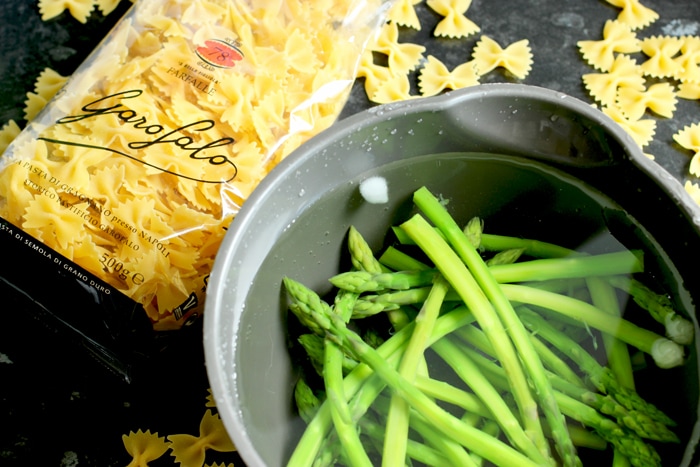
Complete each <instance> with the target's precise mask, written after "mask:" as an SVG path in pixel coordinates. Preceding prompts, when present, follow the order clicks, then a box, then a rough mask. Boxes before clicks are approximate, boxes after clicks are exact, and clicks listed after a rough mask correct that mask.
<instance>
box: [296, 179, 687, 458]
mask: <svg viewBox="0 0 700 467" xmlns="http://www.w3.org/2000/svg"><path fill="white" fill-rule="evenodd" d="M414 202H415V204H416V207H417V208H418V210H419V212H420V213H419V214H416V215H414V216H413V217H411V218H409V219H408V220H406V221H405V222H403V223H402V224H400V225H398V226H395V227H394V228H393V229H392V232H394V234H395V237H396V239H397V242H396V243H394V244H392V245H390V246H389V247H387V248H386V249H385V250H384V251H383V252H382V253H381V254H380V255H378V256H375V254H374V252H372V251H371V249H370V248H369V246H368V244H367V242H366V241H365V240H364V238H363V237H362V236H361V234H360V233H359V232H358V231H357V230H356V229H355V228H354V227H351V228H350V231H349V235H348V250H349V252H350V258H351V263H352V268H351V270H349V271H346V272H342V273H340V274H337V275H335V276H333V277H331V278H329V281H330V283H331V284H332V285H333V286H335V290H336V295H334V296H333V297H332V299H331V300H330V301H325V300H324V299H322V298H321V297H320V296H318V295H317V294H316V293H315V292H314V291H312V290H310V289H308V288H307V287H305V286H304V285H303V284H302V282H300V281H297V280H294V279H292V278H290V277H286V278H284V286H285V289H286V291H287V293H288V295H289V298H290V301H289V310H290V311H291V312H292V313H293V315H294V316H296V319H297V320H298V321H299V322H300V323H301V324H302V325H303V326H304V327H305V328H306V330H307V331H306V332H304V333H302V334H300V335H299V336H297V339H298V343H299V345H300V346H301V347H302V348H303V350H304V352H305V353H306V355H307V356H308V360H309V362H310V365H311V367H312V368H313V370H314V372H315V374H316V376H317V378H316V383H315V384H316V385H315V386H314V383H313V382H311V381H307V380H306V379H305V378H302V379H300V380H299V382H298V383H297V386H296V388H295V401H296V404H297V407H298V410H299V413H300V416H301V417H302V419H303V420H304V421H305V422H307V428H306V431H305V432H304V434H303V436H302V438H301V440H300V441H299V444H298V445H297V447H296V449H295V451H294V452H293V454H292V457H291V458H290V460H289V465H290V466H291V465H294V466H297V465H314V466H321V465H336V464H338V463H340V464H344V465H350V466H360V465H362V466H369V465H376V464H378V463H381V464H382V465H383V466H392V465H407V464H408V465H413V464H414V463H417V464H422V465H460V466H462V465H465V466H480V465H483V464H484V463H485V462H490V463H491V464H494V465H503V466H512V465H525V466H528V465H532V466H546V465H563V466H579V465H582V462H581V458H580V457H579V450H580V449H581V448H589V449H591V448H592V449H605V448H606V447H608V446H609V447H610V448H611V449H612V450H613V451H614V452H615V459H616V464H615V465H625V464H623V463H619V464H618V463H617V460H618V459H621V460H624V462H628V465H634V466H656V465H660V456H659V455H658V453H657V451H656V449H655V445H656V444H657V443H679V441H680V440H679V438H678V436H677V435H676V434H675V433H674V432H673V428H674V423H673V420H671V418H670V417H668V415H666V414H665V413H664V412H663V411H662V410H660V409H659V408H658V407H657V406H655V405H654V404H652V403H651V402H649V401H646V400H644V399H643V398H642V397H641V396H640V395H639V394H638V393H637V391H636V390H635V389H634V379H633V374H632V370H631V364H630V357H629V352H628V348H636V349H638V350H640V351H642V352H644V353H646V354H648V355H650V356H651V357H652V358H653V359H654V361H655V362H656V364H657V365H658V366H659V367H661V368H670V367H674V366H678V365H681V364H683V362H684V358H685V350H684V349H685V347H684V346H686V345H688V344H689V343H691V342H692V332H691V333H690V337H688V329H687V322H686V323H684V322H683V320H685V318H683V317H682V314H681V313H677V312H676V311H674V310H673V307H672V306H671V302H670V300H668V299H667V298H665V297H664V296H663V295H661V294H657V293H654V292H652V291H651V289H650V288H649V287H647V286H645V285H643V283H642V281H641V280H640V279H639V278H638V276H639V275H640V274H642V273H643V272H644V261H643V254H642V253H641V252H639V251H621V252H617V253H607V254H598V255H587V254H582V253H578V252H575V251H572V250H570V249H568V248H565V247H562V246H559V245H554V244H551V243H546V242H541V241H537V240H530V239H520V238H516V237H508V236H502V235H493V234H488V233H485V232H484V231H483V229H484V221H483V220H481V219H479V218H474V219H471V220H470V221H469V222H468V223H467V225H466V226H465V227H464V228H460V227H459V226H458V224H457V223H456V222H455V220H454V219H453V218H452V217H451V216H450V215H449V213H448V212H447V210H446V209H445V207H444V206H443V205H442V204H440V203H439V201H438V199H437V198H436V197H434V196H433V195H432V194H431V193H430V192H429V191H428V190H427V189H426V188H421V189H419V190H417V191H416V192H415V193H414ZM408 244H410V248H412V250H410V251H414V250H415V248H418V249H419V251H420V257H416V256H414V255H411V254H408V253H407V251H404V248H403V247H404V246H406V247H407V246H408ZM614 289H617V290H618V291H624V292H625V293H627V294H629V296H630V297H632V298H633V299H634V301H635V303H637V304H638V306H639V307H640V308H642V309H644V310H646V311H647V312H649V313H650V315H651V316H653V317H654V318H655V319H656V320H657V321H659V322H660V323H662V324H663V325H665V326H666V329H667V330H666V331H665V332H666V335H667V337H666V336H662V335H660V334H658V333H657V332H656V331H654V330H652V329H645V328H642V327H639V326H637V325H636V324H634V323H632V322H631V321H628V320H626V319H623V318H622V317H621V313H620V312H619V309H617V306H618V302H617V301H616V299H615V295H614ZM686 321H687V320H686ZM669 323H671V326H673V325H677V324H678V323H681V324H680V325H677V326H676V328H680V329H682V332H681V333H680V336H681V337H679V338H674V337H672V336H671V332H670V331H668V328H669ZM387 329H388V332H387V331H386V330H387ZM569 330H574V332H569ZM574 334H576V335H577V336H581V335H583V336H592V337H593V338H595V337H596V336H601V337H602V339H603V342H604V345H605V346H606V348H607V347H610V349H609V355H610V366H608V365H607V364H606V362H605V361H600V360H599V355H600V354H599V353H598V354H594V353H593V352H592V350H591V349H587V348H586V346H585V345H584V344H583V343H582V342H581V341H580V339H579V338H578V337H576V338H574V337H573V335H574ZM673 336H678V333H675V334H673ZM435 368H439V369H440V370H439V371H436V370H435ZM438 376H439V378H438Z"/></svg>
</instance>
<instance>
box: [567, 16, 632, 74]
mask: <svg viewBox="0 0 700 467" xmlns="http://www.w3.org/2000/svg"><path fill="white" fill-rule="evenodd" d="M577 45H578V48H579V50H580V51H581V54H582V55H583V58H584V59H585V60H586V61H587V62H588V64H589V65H591V66H593V68H595V69H597V70H600V71H609V70H610V68H611V67H612V64H613V62H614V61H615V52H621V53H634V52H639V51H640V50H641V44H640V42H639V39H637V36H636V34H635V33H634V32H632V29H630V27H629V25H627V24H625V23H622V22H620V21H613V20H608V21H606V22H605V26H604V28H603V39H602V40H587V41H579V42H578V43H577Z"/></svg>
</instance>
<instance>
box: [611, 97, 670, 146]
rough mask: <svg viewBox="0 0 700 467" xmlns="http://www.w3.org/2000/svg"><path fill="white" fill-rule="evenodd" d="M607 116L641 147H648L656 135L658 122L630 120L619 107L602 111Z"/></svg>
mask: <svg viewBox="0 0 700 467" xmlns="http://www.w3.org/2000/svg"><path fill="white" fill-rule="evenodd" d="M601 110H602V111H603V113H604V114H605V115H607V116H608V117H610V118H612V119H613V120H614V121H615V122H616V123H617V124H618V125H620V126H621V127H622V128H623V129H624V130H625V131H626V132H627V133H628V134H629V135H630V136H631V137H632V139H633V140H634V142H635V143H637V144H638V145H639V147H644V146H646V145H648V144H649V143H650V142H651V141H652V140H653V139H654V134H655V133H656V120H652V119H650V118H647V119H643V120H630V119H629V118H627V117H626V116H625V115H624V114H623V113H622V110H620V108H619V107H617V106H615V105H612V106H607V107H603V108H602V109H601Z"/></svg>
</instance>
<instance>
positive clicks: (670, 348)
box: [501, 284, 684, 368]
mask: <svg viewBox="0 0 700 467" xmlns="http://www.w3.org/2000/svg"><path fill="white" fill-rule="evenodd" d="M501 289H502V290H503V292H505V294H506V296H507V297H508V298H509V299H510V300H512V301H514V302H520V303H525V304H530V305H536V306H541V307H543V308H547V309H550V310H552V311H556V312H558V313H561V314H562V315H564V316H568V317H570V318H574V319H577V320H579V321H581V322H584V323H586V324H587V325H589V326H591V327H594V328H596V329H599V330H600V331H602V332H606V333H608V334H613V335H616V336H617V338H618V339H620V340H622V341H624V342H626V343H628V344H630V345H632V346H634V347H636V348H638V349H639V350H641V351H643V352H646V353H648V354H649V355H651V356H652V357H653V358H654V361H655V362H656V364H657V365H658V366H659V367H660V368H672V367H674V366H678V365H681V364H682V363H683V358H684V357H683V354H684V352H683V348H682V347H681V346H680V345H678V344H676V343H675V342H673V341H672V340H670V339H667V338H665V337H662V336H660V335H658V334H656V333H654V332H653V331H650V330H647V329H644V328H641V327H639V326H637V325H635V324H633V323H631V322H630V321H627V320H625V319H622V318H620V317H617V316H612V315H609V314H608V313H605V312H603V311H601V310H599V309H598V308H596V307H595V306H593V305H591V304H590V303H586V302H584V301H582V300H578V299H575V298H572V297H567V296H564V295H560V294H556V293H552V292H548V291H546V290H540V289H536V288H534V287H526V286H522V285H515V284H501Z"/></svg>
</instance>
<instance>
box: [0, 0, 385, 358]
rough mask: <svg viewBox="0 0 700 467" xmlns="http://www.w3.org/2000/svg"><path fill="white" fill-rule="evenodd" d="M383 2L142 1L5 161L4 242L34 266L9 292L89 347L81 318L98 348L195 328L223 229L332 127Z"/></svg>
mask: <svg viewBox="0 0 700 467" xmlns="http://www.w3.org/2000/svg"><path fill="white" fill-rule="evenodd" d="M388 6H389V5H388V2H387V1H386V0H326V1H324V0H315V1H313V2H309V1H305V0H265V1H261V0H139V1H138V2H136V4H135V5H134V6H133V7H132V8H131V10H129V12H128V13H127V14H126V15H125V17H124V18H123V19H122V20H120V22H119V23H118V24H117V26H115V28H114V29H113V30H112V31H111V32H110V33H109V35H108V36H107V37H106V38H105V39H104V40H103V41H102V43H101V44H100V45H99V46H98V47H97V49H96V50H95V51H94V52H93V53H92V54H91V55H90V56H89V58H88V59H87V60H86V61H85V63H83V64H82V65H81V66H80V67H79V68H78V70H77V71H76V72H75V73H74V75H73V76H72V77H71V78H70V80H69V81H68V82H67V83H66V85H65V86H64V87H63V89H62V90H61V91H60V92H59V93H58V94H57V95H56V97H55V98H54V99H53V100H52V101H51V102H50V103H49V104H48V105H47V107H46V108H45V109H44V110H43V111H42V112H41V113H40V114H39V115H38V116H37V117H36V118H35V119H34V121H33V122H31V123H30V124H29V125H28V126H27V128H26V129H25V130H23V131H22V133H21V134H20V135H19V136H18V137H17V138H16V139H15V140H14V141H13V143H12V144H11V145H10V146H9V147H8V149H7V151H6V152H5V153H4V154H3V156H2V158H0V217H1V218H2V219H0V221H1V223H2V229H0V233H2V234H4V235H1V237H4V239H3V241H4V242H5V243H7V245H8V247H9V248H14V249H15V250H18V251H21V252H22V253H21V254H22V258H23V259H24V258H25V257H26V258H27V261H30V262H34V264H35V265H36V266H35V267H32V268H23V269H22V270H23V271H25V274H17V273H16V269H10V268H5V269H4V270H3V271H2V276H3V280H4V281H6V282H9V283H11V284H13V285H14V286H15V288H17V289H19V290H22V291H23V292H24V293H25V294H27V295H29V296H31V297H32V298H33V299H34V300H35V301H37V302H39V303H40V305H41V306H42V307H43V308H44V309H46V311H47V313H48V314H52V315H57V318H58V319H59V321H62V322H66V323H67V324H68V325H69V327H73V328H77V329H78V330H79V331H80V332H81V333H82V334H84V335H88V337H91V336H90V331H89V330H88V331H87V332H85V331H84V330H83V329H82V326H89V325H86V324H85V323H87V322H88V321H89V320H90V319H93V318H90V314H91V313H93V316H94V319H95V321H96V323H97V324H95V326H94V327H96V328H100V327H104V328H105V329H106V332H104V335H105V336H107V339H108V340H109V339H111V340H115V339H116V340H118V339H119V338H120V334H128V333H134V332H136V331H135V329H138V327H139V325H140V324H134V323H135V322H139V321H144V320H143V319H142V318H141V316H140V315H143V316H145V317H147V318H148V320H147V321H148V322H149V323H150V325H151V326H150V328H151V329H153V330H156V331H162V330H175V329H180V328H182V327H183V326H184V325H185V324H186V323H188V322H191V321H192V320H193V319H194V318H196V317H197V316H198V315H199V314H201V311H202V308H203V300H204V294H205V291H206V287H207V278H208V275H209V272H210V270H211V267H212V264H213V261H214V258H215V255H216V252H217V248H218V246H219V244H220V242H221V240H222V237H223V235H224V233H225V232H226V227H227V225H228V224H229V223H230V221H231V219H232V218H233V217H234V216H235V215H236V213H237V212H238V210H239V208H240V206H241V205H242V203H243V202H244V201H245V200H246V198H247V197H248V196H249V195H250V193H251V192H252V190H253V189H254V188H255V186H256V185H257V183H258V182H259V181H260V180H261V179H262V178H263V177H264V176H265V175H266V174H267V172H268V171H269V170H270V169H271V168H272V167H273V166H274V165H275V164H276V163H277V162H279V161H280V160H281V159H282V158H284V157H285V156H286V155H287V154H289V153H290V152H291V151H292V150H294V149H295V148H296V147H298V146H299V145H300V144H301V143H303V142H304V141H305V140H307V139H308V138H310V137H311V136H313V135H314V134H316V133H318V132H320V131H321V130H323V129H325V128H327V127H328V126H329V125H330V124H331V123H333V121H334V120H335V119H336V118H337V116H338V115H339V113H340V111H341V109H342V107H343V105H344V103H345V101H346V99H347V96H348V94H349V92H350V89H351V87H352V83H353V80H354V76H355V70H356V67H357V65H358V63H359V60H360V57H361V55H362V52H363V50H364V47H365V44H366V42H367V40H368V39H369V38H370V36H371V35H372V34H374V33H375V32H376V31H377V30H378V29H379V27H380V26H381V24H382V22H383V19H384V15H385V13H386V11H387V9H388ZM30 270H31V271H34V272H36V274H38V276H34V272H32V273H29V272H28V271H30ZM27 275H31V276H33V277H26V276H27ZM39 277H40V278H41V280H50V281H53V282H54V285H60V287H61V291H62V292H63V293H62V294H61V295H60V296H56V295H55V293H52V295H51V297H42V296H41V290H42V289H41V287H36V282H37V278H39ZM54 292H55V290H54ZM37 294H39V296H37ZM74 294H78V295H80V294H83V295H84V296H85V297H87V298H79V297H78V296H76V295H74ZM86 304H90V305H92V307H91V308H98V310H97V313H96V314H94V313H95V311H94V310H91V309H81V310H76V309H74V307H75V306H78V307H81V308H84V307H85V306H86ZM55 310H56V311H55ZM61 310H63V311H61ZM65 310H68V311H65ZM68 315H70V316H68ZM96 340H99V339H96ZM96 345H97V346H98V347H100V348H101V350H100V351H101V352H105V353H109V348H108V347H109V346H108V345H107V346H106V347H107V348H102V347H104V346H102V345H101V344H100V343H99V342H98V343H96Z"/></svg>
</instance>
